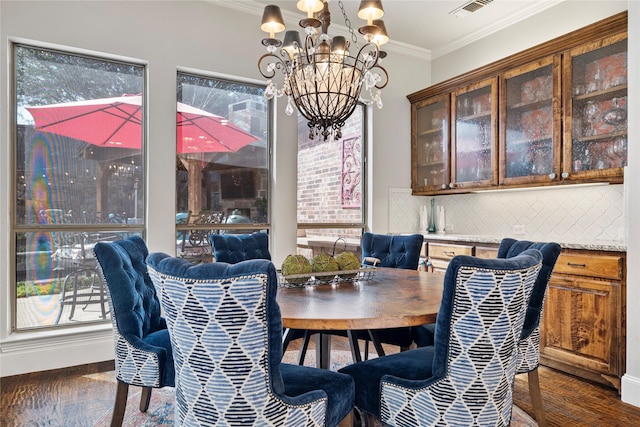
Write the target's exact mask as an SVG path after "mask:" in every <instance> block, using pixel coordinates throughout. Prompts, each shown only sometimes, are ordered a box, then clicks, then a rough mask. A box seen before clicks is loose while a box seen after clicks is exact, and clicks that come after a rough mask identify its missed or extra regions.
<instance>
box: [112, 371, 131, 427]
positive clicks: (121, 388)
mask: <svg viewBox="0 0 640 427" xmlns="http://www.w3.org/2000/svg"><path fill="white" fill-rule="evenodd" d="M128 395H129V384H127V383H123V382H122V381H118V388H117V389H116V401H115V403H114V405H113V415H112V416H111V427H120V426H121V425H122V420H124V410H125V409H126V408H127V396H128Z"/></svg>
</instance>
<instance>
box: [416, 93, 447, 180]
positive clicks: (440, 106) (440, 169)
mask: <svg viewBox="0 0 640 427" xmlns="http://www.w3.org/2000/svg"><path fill="white" fill-rule="evenodd" d="M449 99H450V98H449V94H444V95H440V96H436V97H433V98H430V99H426V100H424V101H422V102H420V103H417V104H413V105H412V106H411V121H412V124H413V125H412V126H411V129H412V133H413V135H412V140H413V146H412V150H411V160H412V163H413V165H414V167H413V168H412V177H411V181H412V186H413V191H420V192H428V191H437V190H443V189H448V188H449V182H450V179H449V176H450V175H449V114H450V101H449Z"/></svg>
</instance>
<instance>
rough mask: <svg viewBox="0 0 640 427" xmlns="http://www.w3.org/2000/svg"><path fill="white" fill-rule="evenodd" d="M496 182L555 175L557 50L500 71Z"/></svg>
mask: <svg viewBox="0 0 640 427" xmlns="http://www.w3.org/2000/svg"><path fill="white" fill-rule="evenodd" d="M500 87H501V88H502V91H501V92H500V183H501V184H505V185H509V184H531V183H538V182H543V183H550V182H552V181H553V180H554V179H555V178H556V177H559V176H560V152H561V151H560V144H561V129H560V122H561V121H560V55H552V56H548V57H545V58H543V59H541V60H540V61H535V62H532V63H529V64H526V65H523V66H522V67H517V68H514V69H512V70H509V71H507V72H506V73H504V74H503V75H501V76H500Z"/></svg>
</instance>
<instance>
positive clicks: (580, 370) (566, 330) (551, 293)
mask: <svg viewBox="0 0 640 427" xmlns="http://www.w3.org/2000/svg"><path fill="white" fill-rule="evenodd" d="M423 255H426V256H427V257H428V259H429V262H430V263H431V266H432V271H437V272H445V271H446V269H447V266H448V265H449V261H450V260H451V258H453V257H454V256H456V255H474V256H477V257H482V258H495V257H496V256H497V255H498V244H494V243H479V242H469V241H464V242H461V241H455V240H453V241H452V240H438V238H437V237H436V236H433V237H430V238H429V239H428V240H426V241H425V253H423ZM625 265H626V254H625V253H624V252H608V251H596V250H578V249H567V248H564V249H562V252H561V253H560V256H559V257H558V260H557V262H556V265H555V267H554V269H553V274H552V275H551V280H550V281H549V288H548V290H547V295H546V299H545V303H544V311H543V319H542V323H541V333H540V359H541V363H542V364H543V365H545V366H549V367H551V368H554V369H558V370H561V371H564V372H568V373H570V374H572V375H577V376H579V377H581V378H585V379H588V380H591V381H596V382H599V383H601V384H605V385H609V386H613V387H615V388H616V389H618V390H620V379H621V377H622V375H623V374H624V372H625V356H626V334H625V331H626V325H625V310H626V284H625V280H626V272H625Z"/></svg>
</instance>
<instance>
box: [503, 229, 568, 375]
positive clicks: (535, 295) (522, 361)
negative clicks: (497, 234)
mask: <svg viewBox="0 0 640 427" xmlns="http://www.w3.org/2000/svg"><path fill="white" fill-rule="evenodd" d="M527 249H537V250H539V251H540V252H541V253H542V268H541V269H540V273H539V274H538V278H537V279H536V283H535V285H534V287H533V290H532V292H531V298H530V299H529V306H528V307H527V315H526V317H525V320H524V327H523V328H522V335H521V336H520V342H519V343H518V368H517V370H516V373H518V374H523V373H526V372H530V371H532V370H534V369H536V368H537V367H538V365H540V320H541V318H542V309H543V307H544V300H545V296H546V293H547V286H548V284H549V279H550V278H551V273H552V272H553V267H554V266H555V265H556V261H557V259H558V256H559V255H560V251H561V250H562V249H561V247H560V245H558V244H557V243H553V242H550V243H544V242H530V241H528V240H515V239H511V238H505V239H502V241H501V242H500V246H499V247H498V258H511V257H514V256H517V255H519V254H520V253H521V252H523V251H525V250H527Z"/></svg>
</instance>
